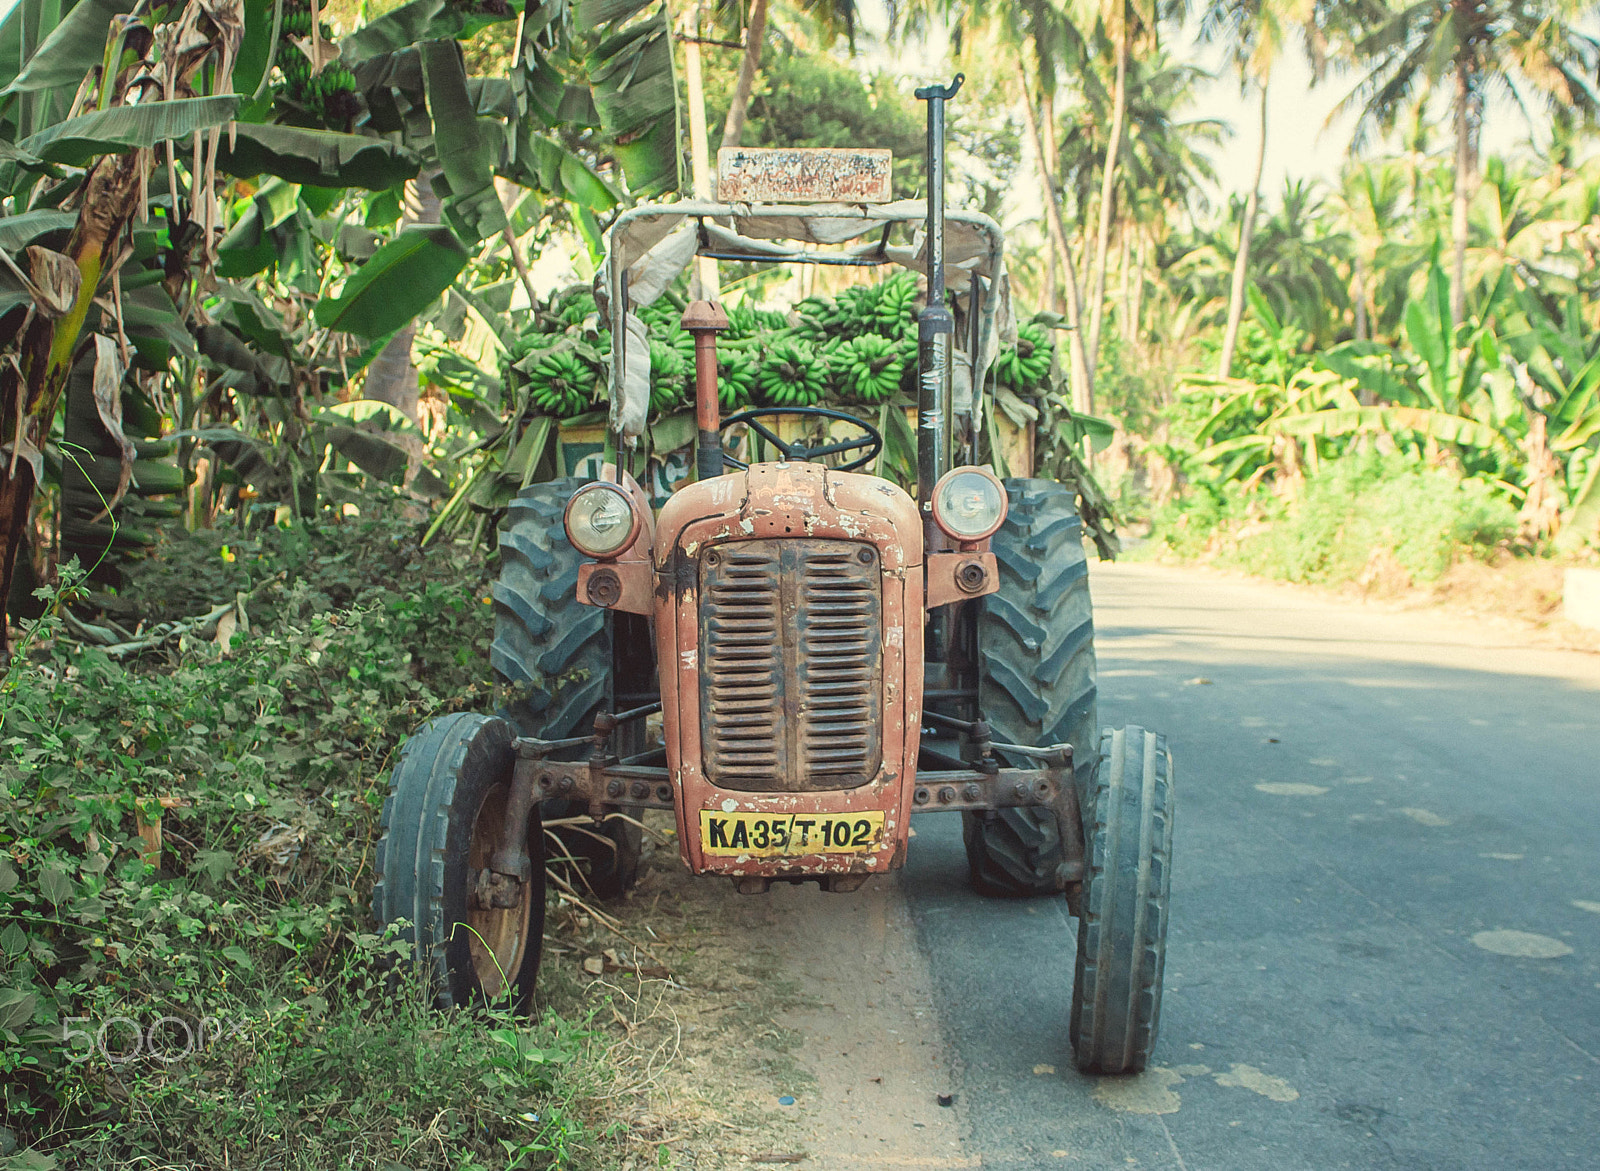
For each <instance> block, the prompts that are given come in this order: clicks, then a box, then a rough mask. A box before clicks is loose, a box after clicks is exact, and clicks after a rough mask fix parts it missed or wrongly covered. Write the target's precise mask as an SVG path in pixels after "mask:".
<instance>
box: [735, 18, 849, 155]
mask: <svg viewBox="0 0 1600 1171" xmlns="http://www.w3.org/2000/svg"><path fill="white" fill-rule="evenodd" d="M795 7H796V8H797V9H798V10H799V12H800V13H801V14H802V15H804V16H805V17H806V18H807V20H808V21H809V22H810V23H811V25H812V26H813V27H814V28H815V29H816V30H817V31H818V32H820V33H821V34H822V35H823V37H824V38H825V39H826V40H827V41H828V42H829V43H830V44H831V43H832V42H833V41H835V40H837V39H838V38H839V37H840V36H841V35H842V36H844V37H846V38H847V39H848V40H849V42H850V49H851V51H852V52H854V50H855V45H856V3H855V0H798V3H797V4H796V5H795ZM743 9H744V4H743V3H742V0H731V2H729V0H725V2H724V3H722V4H720V5H719V6H718V15H719V16H720V17H723V18H724V19H725V18H727V17H728V16H733V17H735V18H739V17H742V16H743ZM733 23H734V27H738V26H739V24H743V26H744V59H743V60H742V61H740V62H739V80H738V81H737V82H736V83H735V85H734V89H733V101H732V102H731V103H730V104H729V106H728V117H727V120H726V121H725V122H724V123H723V124H722V145H723V146H738V145H739V144H740V142H741V141H742V140H743V138H744V124H745V120H746V119H747V118H748V117H749V115H750V94H751V91H752V90H753V89H754V88H755V80H756V70H757V69H759V68H760V67H761V51H762V48H763V47H764V46H765V44H766V37H767V0H751V3H750V13H749V18H748V20H738V19H736V20H735V21H734V22H733Z"/></svg>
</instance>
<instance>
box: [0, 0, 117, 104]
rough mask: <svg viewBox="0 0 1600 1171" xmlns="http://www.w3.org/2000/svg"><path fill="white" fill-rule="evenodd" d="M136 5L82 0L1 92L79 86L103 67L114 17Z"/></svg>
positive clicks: (20, 92)
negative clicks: (108, 34) (88, 75)
mask: <svg viewBox="0 0 1600 1171" xmlns="http://www.w3.org/2000/svg"><path fill="white" fill-rule="evenodd" d="M133 5H134V0H79V2H78V3H77V4H76V5H75V6H74V7H73V9H72V11H71V12H69V13H67V15H66V16H65V17H64V18H62V21H61V23H60V24H58V25H56V27H55V28H54V29H53V30H51V32H50V35H49V36H47V37H46V38H45V39H44V43H43V44H41V45H40V46H39V47H38V48H37V49H36V50H34V53H33V55H32V56H31V57H29V58H28V63H27V64H26V65H24V66H23V67H22V71H21V72H20V73H18V74H17V76H16V77H15V78H14V79H13V80H12V82H11V84H10V85H8V86H6V87H5V89H4V90H0V96H6V95H10V94H23V93H35V92H37V91H39V90H45V89H59V88H64V87H67V86H71V87H72V89H73V90H76V89H77V88H78V86H79V85H80V84H81V83H82V82H83V79H84V76H85V75H86V74H88V73H91V72H93V71H94V70H96V69H98V68H99V67H100V63H101V60H102V59H103V58H104V57H105V49H106V34H107V32H108V31H109V29H110V27H111V20H112V18H113V17H116V16H122V15H125V14H126V13H128V12H131V11H133ZM18 15H20V13H18Z"/></svg>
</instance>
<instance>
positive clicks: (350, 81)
mask: <svg viewBox="0 0 1600 1171" xmlns="http://www.w3.org/2000/svg"><path fill="white" fill-rule="evenodd" d="M301 100H302V101H303V102H304V104H305V106H306V108H307V109H309V110H310V111H311V112H312V113H313V114H315V115H316V116H317V117H318V118H320V119H322V120H323V121H324V122H337V123H342V122H347V121H348V120H349V119H351V118H352V117H354V116H355V115H357V114H359V113H360V112H361V102H360V101H359V100H358V99H357V98H356V75H355V74H354V73H351V72H350V70H349V69H348V68H346V67H345V66H344V65H342V64H340V63H339V62H337V61H335V62H334V63H333V64H332V65H329V66H328V67H327V68H326V69H324V70H323V71H322V72H321V73H319V74H317V75H316V76H315V77H313V78H312V79H311V81H310V83H309V84H308V85H307V86H306V90H305V96H304V97H303V98H302V99H301Z"/></svg>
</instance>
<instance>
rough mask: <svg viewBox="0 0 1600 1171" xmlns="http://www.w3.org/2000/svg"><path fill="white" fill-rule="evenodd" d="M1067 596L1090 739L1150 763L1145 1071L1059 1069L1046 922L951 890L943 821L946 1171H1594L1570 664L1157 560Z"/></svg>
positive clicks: (1596, 667) (1060, 1008) (1593, 799)
mask: <svg viewBox="0 0 1600 1171" xmlns="http://www.w3.org/2000/svg"><path fill="white" fill-rule="evenodd" d="M1093 588H1094V591H1095V603H1096V620H1097V622H1098V625H1099V643H1098V646H1099V655H1100V701H1101V707H1100V714H1101V719H1102V722H1104V723H1119V724H1120V723H1135V722H1137V723H1141V724H1145V725H1146V726H1149V727H1153V728H1155V729H1158V730H1161V731H1164V732H1166V733H1167V734H1168V735H1169V737H1170V739H1171V744H1172V747H1173V751H1174V754H1175V758H1176V762H1177V778H1178V793H1179V813H1178V823H1177V841H1176V846H1175V863H1174V879H1173V909H1172V935H1171V939H1170V945H1169V952H1168V958H1167V983H1166V1002H1165V1006H1164V1010H1163V1014H1162V1027H1161V1039H1160V1044H1159V1047H1158V1052H1157V1056H1156V1063H1157V1065H1158V1068H1156V1069H1154V1070H1153V1071H1152V1072H1150V1073H1148V1074H1146V1075H1145V1076H1143V1077H1141V1078H1138V1079H1105V1080H1097V1079H1089V1078H1082V1077H1080V1076H1078V1075H1077V1074H1075V1073H1073V1072H1072V1070H1071V1063H1070V1059H1069V1058H1068V1056H1067V1053H1068V1047H1067V1000H1068V994H1069V991H1070V988H1071V980H1072V955H1073V948H1074V941H1075V938H1076V935H1075V930H1074V926H1073V923H1072V921H1071V920H1069V919H1068V918H1067V917H1066V915H1065V909H1064V907H1061V906H1059V905H1058V904H1056V903H1054V902H1050V901H1047V902H1026V903H1006V902H989V901H984V900H981V899H978V898H977V897H976V896H974V895H972V894H971V893H970V892H968V891H967V889H966V887H965V885H964V882H963V878H964V875H963V872H962V867H963V863H962V857H961V842H960V830H959V823H958V822H957V821H956V820H955V819H954V818H953V817H943V816H941V817H930V818H919V819H918V822H917V839H916V841H915V843H914V844H913V850H912V854H911V860H910V865H909V868H908V873H907V874H906V876H905V879H906V880H905V882H904V884H903V889H904V890H905V892H906V897H907V898H908V900H909V902H910V906H911V910H912V914H913V917H914V919H915V922H916V925H917V932H918V938H919V941H920V944H921V947H922V949H923V951H924V953H925V954H926V955H927V957H928V959H929V963H930V966H931V971H932V977H933V983H934V987H935V1002H936V1004H938V1005H939V1006H940V1011H941V1014H942V1017H943V1022H942V1023H943V1028H944V1031H945V1037H946V1039H947V1041H948V1043H949V1046H950V1049H951V1051H952V1056H953V1058H954V1060H955V1062H956V1064H957V1067H958V1068H957V1084H958V1086H959V1091H960V1093H959V1098H958V1102H957V1109H958V1111H959V1113H960V1117H961V1120H962V1122H963V1124H964V1127H965V1133H964V1140H965V1141H964V1142H963V1144H962V1145H963V1147H964V1148H965V1156H964V1158H963V1162H962V1165H973V1164H972V1163H970V1162H967V1160H971V1159H981V1164H979V1165H981V1166H983V1167H999V1168H1041V1167H1042V1168H1048V1167H1124V1166H1128V1167H1132V1166H1139V1167H1174V1168H1184V1169H1187V1171H1199V1169H1201V1168H1209V1169H1219V1171H1233V1169H1239V1171H1246V1169H1254V1168H1271V1169H1273V1171H1282V1169H1285V1168H1299V1167H1305V1168H1318V1169H1321V1168H1342V1167H1355V1168H1379V1167H1403V1168H1408V1169H1418V1168H1439V1169H1440V1171H1459V1169H1466V1168H1495V1169H1497V1171H1498V1169H1500V1168H1505V1167H1517V1168H1539V1169H1545V1168H1594V1167H1600V1133H1597V1125H1596V1124H1597V1123H1600V658H1596V657H1595V656H1588V655H1582V654H1577V653H1572V652H1562V651H1554V650H1530V649H1526V648H1525V646H1523V645H1522V643H1523V641H1524V640H1522V639H1520V638H1519V637H1518V636H1517V634H1516V633H1515V631H1513V630H1511V629H1510V628H1509V627H1506V628H1501V627H1498V626H1496V625H1494V624H1492V623H1476V624H1473V623H1466V622H1451V621H1449V620H1446V619H1443V618H1440V617H1438V616H1436V615H1432V614H1427V613H1394V612H1384V611H1381V610H1377V609H1374V608H1371V607H1363V606H1361V605H1358V604H1345V603H1341V602H1336V601H1324V600H1319V599H1317V598H1313V597H1311V596H1310V595H1308V594H1307V593H1305V592H1302V591H1295V590H1291V589H1288V588H1279V587H1274V586H1266V585H1258V584H1251V583H1245V582H1238V581H1233V580H1229V579H1226V578H1221V577H1213V576H1207V575H1202V574H1197V573H1192V572H1184V571H1178V570H1170V569H1164V568H1157V567H1147V566H1115V567H1096V569H1095V571H1094V577H1093ZM1202 680H1204V681H1202ZM1207 681H1208V682H1207ZM1506 952H1510V953H1523V954H1502V953H1506ZM1528 953H1531V954H1528ZM1550 953H1560V954H1555V955H1551V954H1550ZM1541 955H1542V956H1546V957H1548V958H1538V957H1539V956H1541ZM1052 1066H1053V1067H1054V1071H1052V1070H1051V1069H1050V1067H1052Z"/></svg>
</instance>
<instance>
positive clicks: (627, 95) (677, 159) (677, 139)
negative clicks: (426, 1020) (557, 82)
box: [588, 0, 683, 195]
mask: <svg viewBox="0 0 1600 1171" xmlns="http://www.w3.org/2000/svg"><path fill="white" fill-rule="evenodd" d="M596 2H597V4H598V3H603V2H604V0H596ZM668 34H669V30H668V27H667V16H666V12H665V9H663V11H662V12H661V13H660V14H659V15H657V16H655V17H653V18H651V19H649V20H643V21H639V22H638V23H636V24H633V25H630V26H629V27H628V28H627V29H625V30H624V31H623V32H621V33H619V34H618V35H616V36H613V37H608V38H606V40H604V41H602V42H601V43H600V45H599V46H598V47H597V48H596V49H595V51H594V52H593V53H591V54H590V56H589V61H588V65H589V83H590V87H591V88H592V90H593V92H594V104H595V109H596V111H598V113H599V115H600V124H601V126H602V127H604V129H605V132H606V134H607V135H608V136H609V137H610V138H611V139H612V140H613V141H614V142H615V143H616V146H615V154H616V158H617V161H618V163H620V164H621V166H622V170H623V173H624V174H625V175H626V176H627V179H628V186H629V188H630V189H631V190H632V191H633V192H634V194H636V195H646V194H653V193H656V192H659V191H667V190H675V189H676V188H677V187H678V185H679V182H680V173H679V167H680V164H681V162H682V159H681V155H682V151H681V149H680V144H681V142H682V139H683V136H682V134H681V133H680V129H679V126H678V102H677V88H676V87H677V83H676V80H675V79H674V77H673V71H672V44H671V39H670V37H669V35H668Z"/></svg>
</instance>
